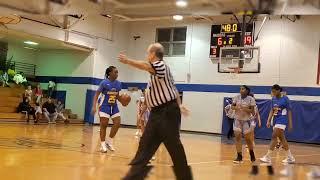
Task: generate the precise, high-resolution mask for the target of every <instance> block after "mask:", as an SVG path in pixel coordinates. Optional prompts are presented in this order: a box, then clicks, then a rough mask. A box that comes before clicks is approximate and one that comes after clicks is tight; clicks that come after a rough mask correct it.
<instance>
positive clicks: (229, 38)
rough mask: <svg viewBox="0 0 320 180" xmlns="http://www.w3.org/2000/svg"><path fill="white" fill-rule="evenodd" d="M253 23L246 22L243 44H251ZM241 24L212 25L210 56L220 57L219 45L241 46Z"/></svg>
mask: <svg viewBox="0 0 320 180" xmlns="http://www.w3.org/2000/svg"><path fill="white" fill-rule="evenodd" d="M253 30H254V24H253V23H252V24H248V25H247V27H246V32H245V37H244V39H243V41H244V46H252V45H253ZM241 33H242V24H221V25H212V27H211V42H210V58H214V59H215V58H219V57H220V48H221V47H240V46H241Z"/></svg>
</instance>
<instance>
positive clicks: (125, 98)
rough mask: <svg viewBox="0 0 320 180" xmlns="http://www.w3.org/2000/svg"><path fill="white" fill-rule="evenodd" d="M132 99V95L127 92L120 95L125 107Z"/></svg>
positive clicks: (120, 100)
mask: <svg viewBox="0 0 320 180" xmlns="http://www.w3.org/2000/svg"><path fill="white" fill-rule="evenodd" d="M130 101H131V97H130V95H129V94H127V93H124V94H121V95H120V96H119V102H120V103H121V104H122V106H125V107H126V106H128V104H129V103H130Z"/></svg>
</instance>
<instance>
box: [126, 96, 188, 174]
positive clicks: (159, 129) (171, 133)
mask: <svg viewBox="0 0 320 180" xmlns="http://www.w3.org/2000/svg"><path fill="white" fill-rule="evenodd" d="M180 123H181V114H180V108H179V106H178V104H177V103H176V102H175V101H171V102H169V103H166V104H163V105H161V106H159V107H156V108H153V109H152V110H151V113H150V117H149V121H148V123H147V126H146V129H145V131H144V133H143V135H142V137H141V139H140V143H139V147H138V151H137V153H136V155H135V157H134V159H133V160H132V161H131V163H130V165H131V168H130V170H129V172H128V173H127V175H126V176H125V177H124V180H142V179H144V178H145V177H146V176H147V174H148V172H149V171H150V170H151V166H147V165H148V163H149V160H150V159H151V158H152V156H153V155H154V153H155V152H156V151H157V149H158V147H159V146H160V144H161V143H164V145H165V147H166V148H167V150H168V152H169V154H170V156H171V159H172V161H173V170H174V173H175V175H176V178H177V179H178V180H191V179H192V174H191V169H190V167H189V166H188V163H187V158H186V154H185V152H184V148H183V145H182V143H181V141H180V133H179V130H180Z"/></svg>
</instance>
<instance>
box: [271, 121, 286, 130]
mask: <svg viewBox="0 0 320 180" xmlns="http://www.w3.org/2000/svg"><path fill="white" fill-rule="evenodd" d="M273 121H274V122H273V128H278V129H282V130H285V129H286V127H287V119H286V118H276V119H274V120H273Z"/></svg>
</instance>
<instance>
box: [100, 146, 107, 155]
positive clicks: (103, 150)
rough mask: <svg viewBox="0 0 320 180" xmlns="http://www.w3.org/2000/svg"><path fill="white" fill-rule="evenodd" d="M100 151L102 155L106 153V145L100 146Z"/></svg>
mask: <svg viewBox="0 0 320 180" xmlns="http://www.w3.org/2000/svg"><path fill="white" fill-rule="evenodd" d="M100 151H101V152H102V153H106V152H107V145H106V144H104V145H103V144H101V147H100Z"/></svg>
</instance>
